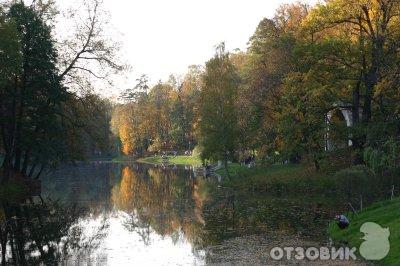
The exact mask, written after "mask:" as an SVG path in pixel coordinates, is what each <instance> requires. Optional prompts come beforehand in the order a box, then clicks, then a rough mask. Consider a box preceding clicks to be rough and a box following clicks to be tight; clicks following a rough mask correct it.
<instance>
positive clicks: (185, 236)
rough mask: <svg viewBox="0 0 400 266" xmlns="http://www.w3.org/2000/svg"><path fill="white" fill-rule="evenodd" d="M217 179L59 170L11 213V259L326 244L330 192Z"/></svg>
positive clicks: (147, 260) (140, 168)
mask: <svg viewBox="0 0 400 266" xmlns="http://www.w3.org/2000/svg"><path fill="white" fill-rule="evenodd" d="M219 181H220V180H218V178H212V177H208V178H205V177H203V176H196V174H195V172H194V171H193V169H192V168H191V167H162V166H158V167H156V166H148V165H143V164H135V163H133V164H118V163H112V162H91V163H82V164H78V165H76V166H64V167H61V168H60V169H58V170H57V171H55V172H53V173H50V174H47V175H46V176H44V177H43V180H42V198H43V202H40V201H38V199H35V200H34V201H33V203H32V202H31V203H29V204H22V205H18V206H6V207H5V208H4V210H5V211H4V212H3V213H4V214H3V216H5V217H6V219H5V220H7V223H4V224H7V225H8V227H2V228H9V229H8V230H9V231H11V232H12V233H11V234H8V236H10V235H11V236H13V237H12V238H11V240H9V241H8V242H7V252H6V254H4V258H5V259H6V260H7V261H9V262H13V261H14V262H15V263H16V264H24V263H25V264H27V265H35V264H41V265H43V264H44V265H51V264H57V263H63V264H64V265H204V264H206V263H208V262H209V254H208V249H207V247H209V246H210V245H216V244H220V243H221V242H222V241H223V240H224V239H229V238H231V237H235V236H243V235H251V234H259V235H276V234H284V235H285V236H287V235H293V236H296V237H302V238H307V239H313V240H315V239H321V238H323V237H324V232H325V228H326V224H327V222H328V220H329V219H330V217H332V215H333V214H334V213H335V210H337V206H336V205H330V202H332V200H331V198H329V197H328V196H326V195H321V194H317V195H313V194H312V193H310V195H305V194H304V193H300V194H288V193H282V192H281V191H280V190H279V189H278V190H277V191H275V192H274V193H272V192H271V193H269V192H260V191H259V192H252V191H242V192H238V191H236V192H234V191H231V190H230V189H227V188H224V187H223V186H221V183H219ZM15 217H16V218H15ZM2 235H3V236H4V234H2ZM21 247H23V248H21ZM20 254H24V255H23V256H21V255H20Z"/></svg>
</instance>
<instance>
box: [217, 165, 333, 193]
mask: <svg viewBox="0 0 400 266" xmlns="http://www.w3.org/2000/svg"><path fill="white" fill-rule="evenodd" d="M228 170H229V173H230V178H229V179H228V178H225V179H224V181H223V183H224V184H223V185H224V186H228V187H232V188H234V189H240V190H251V191H259V192H264V191H271V190H281V191H284V190H291V191H294V190H295V191H309V190H320V191H324V190H326V189H328V190H329V189H330V188H331V187H332V183H333V181H332V179H330V178H327V175H326V174H323V173H316V172H314V171H311V170H309V169H307V168H306V167H304V166H302V165H292V164H288V165H271V166H264V167H262V166H259V167H258V166H257V167H251V168H248V167H246V166H244V165H239V164H230V165H229V168H228ZM217 173H218V174H220V175H223V176H224V175H225V169H219V170H218V171H217Z"/></svg>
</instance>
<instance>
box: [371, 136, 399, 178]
mask: <svg viewBox="0 0 400 266" xmlns="http://www.w3.org/2000/svg"><path fill="white" fill-rule="evenodd" d="M364 160H365V162H366V163H367V165H368V166H369V167H370V168H371V169H372V170H373V171H374V172H375V173H379V174H391V175H393V174H398V173H399V170H400V142H399V141H397V140H394V139H389V140H387V141H385V142H384V143H383V144H382V145H381V146H380V147H367V148H366V149H365V151H364Z"/></svg>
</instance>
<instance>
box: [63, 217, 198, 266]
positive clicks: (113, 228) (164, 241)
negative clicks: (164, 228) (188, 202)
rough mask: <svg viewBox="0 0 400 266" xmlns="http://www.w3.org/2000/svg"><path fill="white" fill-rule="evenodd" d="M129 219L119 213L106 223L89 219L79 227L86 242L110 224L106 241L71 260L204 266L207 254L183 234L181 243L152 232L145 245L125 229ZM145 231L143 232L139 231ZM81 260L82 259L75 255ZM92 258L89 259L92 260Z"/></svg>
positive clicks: (99, 218)
mask: <svg viewBox="0 0 400 266" xmlns="http://www.w3.org/2000/svg"><path fill="white" fill-rule="evenodd" d="M127 216H128V215H127V214H126V213H124V212H116V213H114V214H113V215H110V216H109V217H107V218H106V219H105V220H103V218H101V217H88V218H87V219H84V220H81V221H80V222H79V224H78V225H77V226H79V227H81V229H82V231H83V232H84V237H85V240H86V241H90V239H92V237H93V235H94V234H96V232H97V229H98V228H99V227H101V226H102V225H101V224H102V223H103V222H106V223H107V228H106V235H105V238H104V239H102V240H100V241H101V243H100V245H99V246H98V247H96V248H95V250H93V251H92V252H91V254H80V257H81V258H80V259H79V258H76V257H75V258H74V259H71V260H73V262H72V261H70V262H72V263H74V264H77V263H78V262H79V263H80V264H81V263H89V261H90V263H92V264H94V265H204V264H205V258H204V257H205V253H204V251H193V250H192V246H191V244H190V243H189V242H188V241H187V240H186V239H185V237H184V235H183V233H182V232H180V234H179V236H178V240H177V241H176V240H175V241H174V239H172V237H170V236H164V237H163V236H160V235H159V234H157V233H156V232H154V230H152V229H151V228H150V230H149V238H148V241H146V243H145V242H144V241H143V238H142V236H141V235H140V234H139V233H138V232H137V231H130V230H128V228H127V227H126V226H125V224H124V223H125V221H126V220H127V218H128V217H127ZM140 229H143V228H139V230H140ZM75 256H79V255H75ZM89 257H90V259H89Z"/></svg>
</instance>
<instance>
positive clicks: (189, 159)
mask: <svg viewBox="0 0 400 266" xmlns="http://www.w3.org/2000/svg"><path fill="white" fill-rule="evenodd" d="M167 158H168V164H176V165H201V160H200V158H199V157H197V156H183V155H181V156H176V157H173V156H168V157H167ZM137 162H139V163H148V164H161V163H163V162H164V160H163V159H162V158H161V157H160V156H157V157H154V156H153V157H147V158H142V159H139V160H137Z"/></svg>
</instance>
